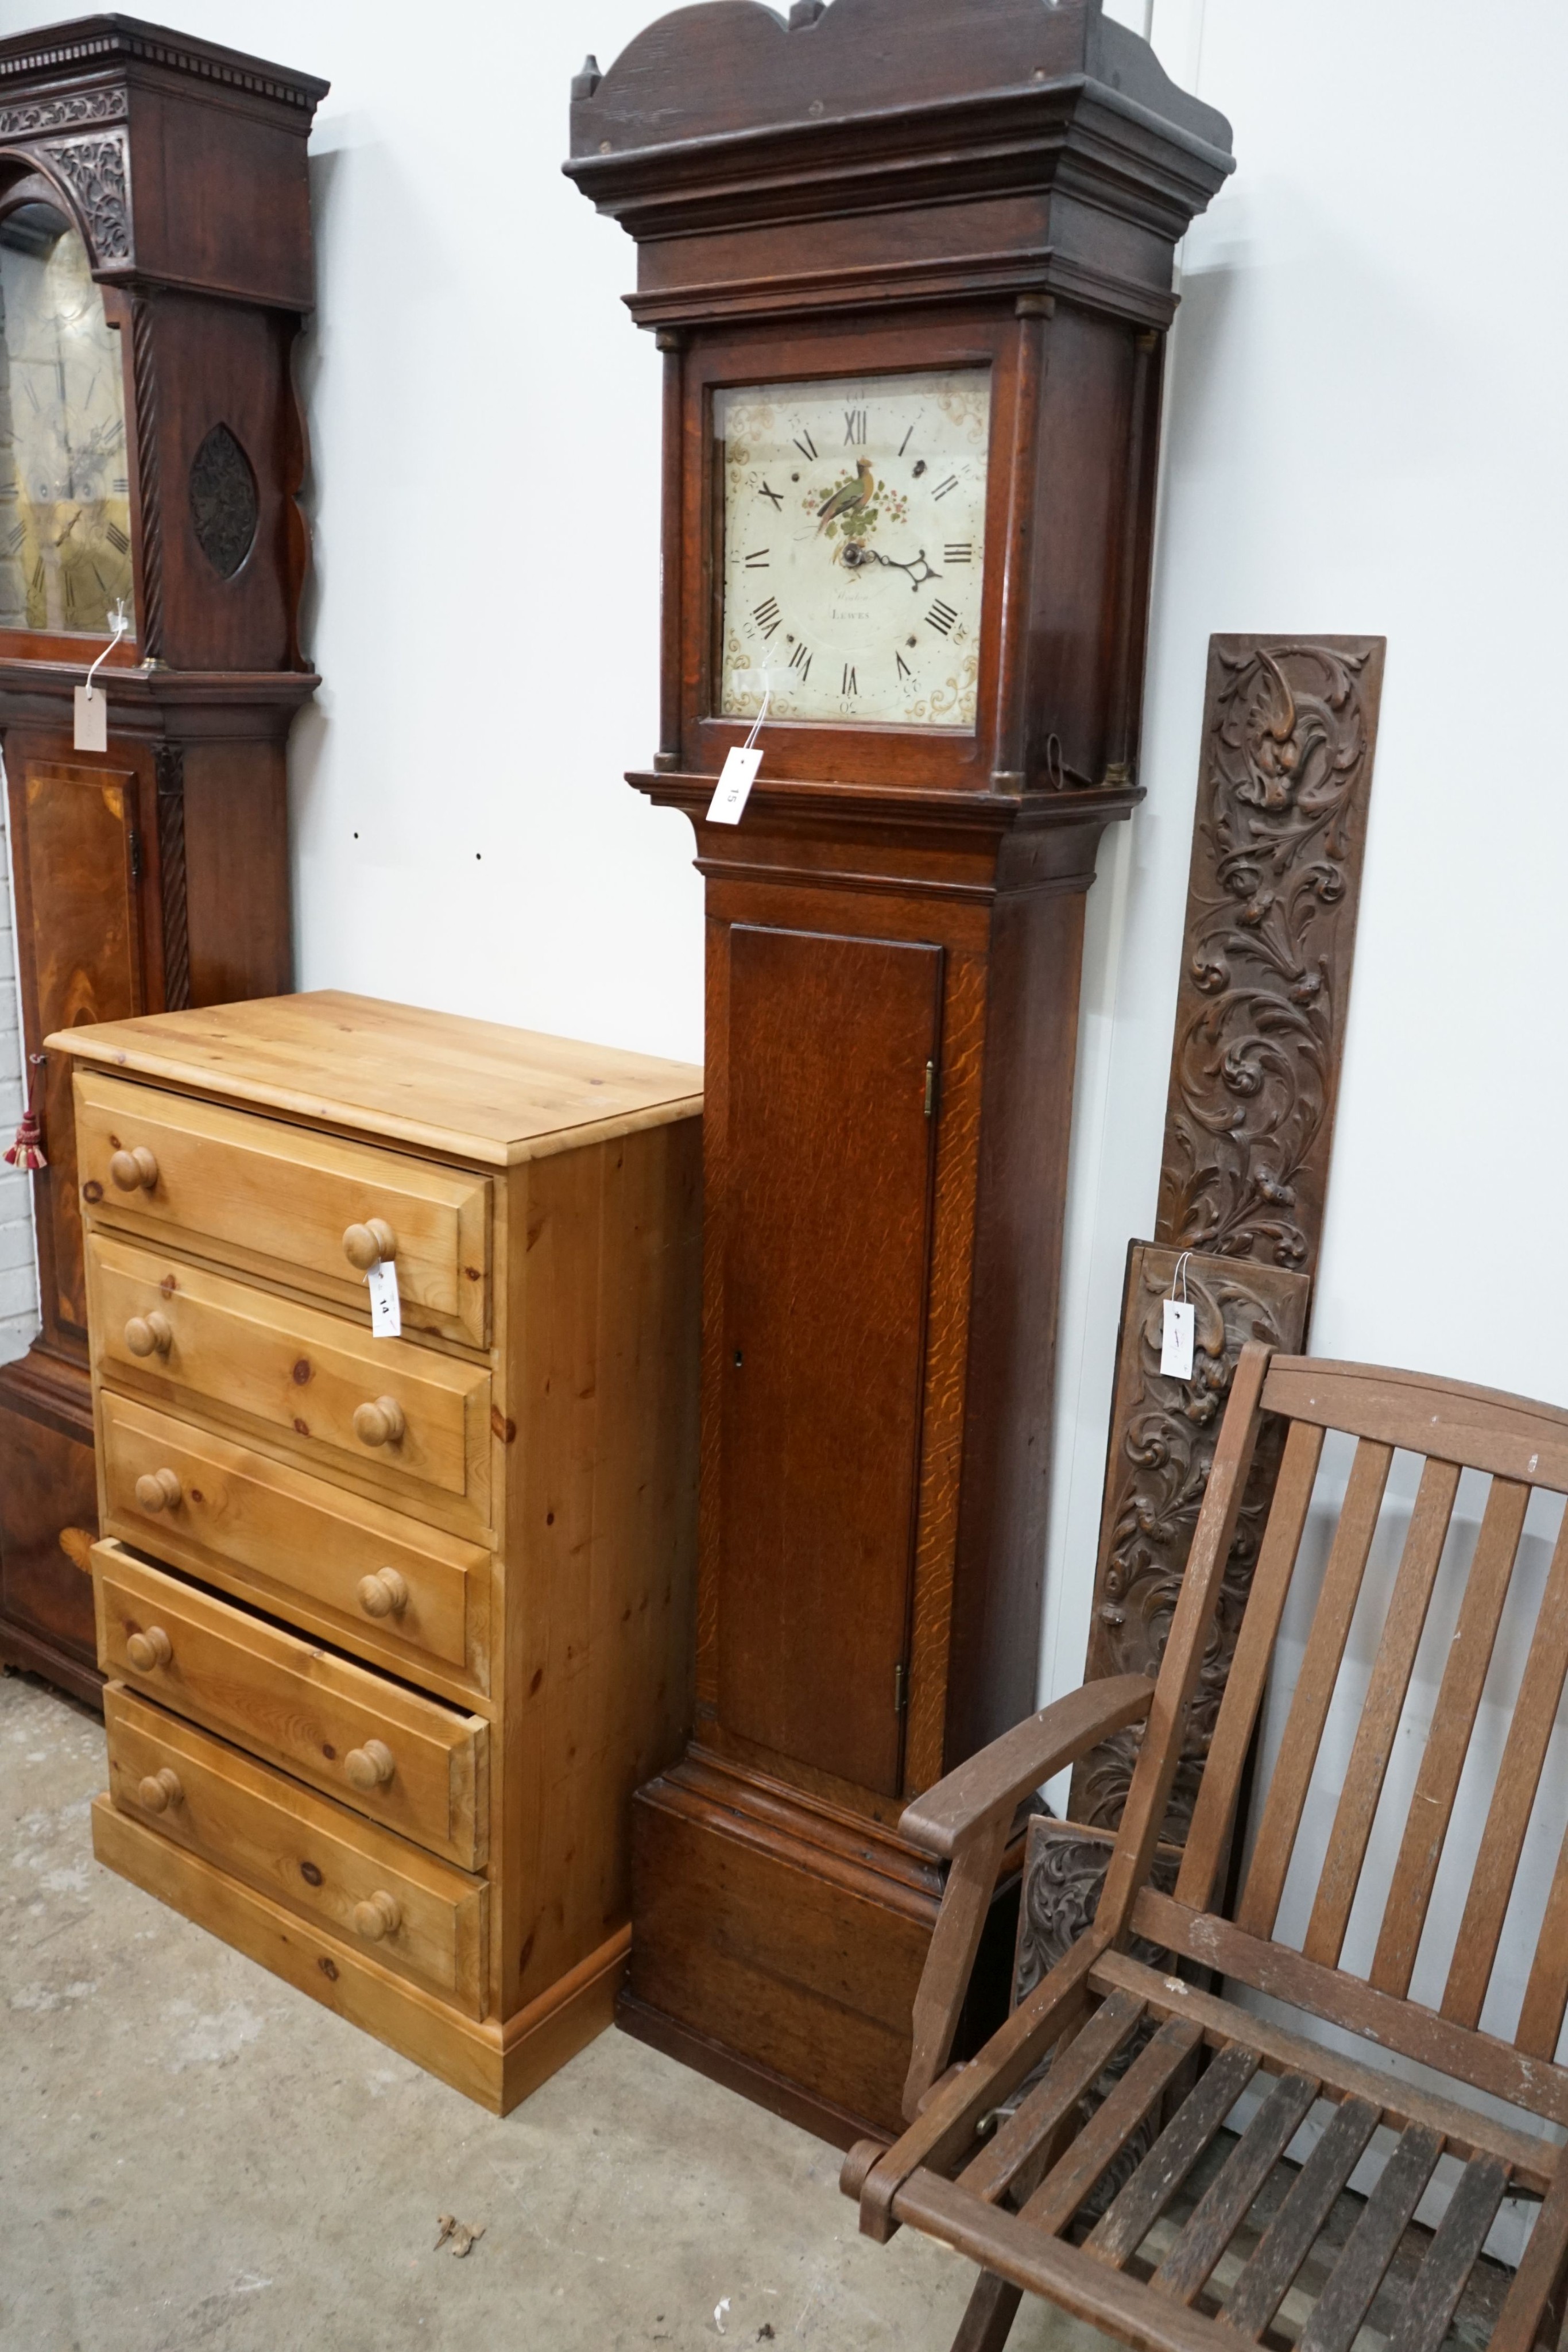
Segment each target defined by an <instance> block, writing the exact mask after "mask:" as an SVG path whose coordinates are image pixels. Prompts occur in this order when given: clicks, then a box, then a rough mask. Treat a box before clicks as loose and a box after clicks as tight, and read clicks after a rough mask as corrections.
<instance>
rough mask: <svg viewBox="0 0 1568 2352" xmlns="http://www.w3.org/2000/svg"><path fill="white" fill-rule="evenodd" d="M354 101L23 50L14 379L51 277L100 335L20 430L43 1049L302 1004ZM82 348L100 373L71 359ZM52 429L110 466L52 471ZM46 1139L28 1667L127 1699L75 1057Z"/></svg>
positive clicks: (237, 65) (10, 1578)
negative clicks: (290, 771)
mask: <svg viewBox="0 0 1568 2352" xmlns="http://www.w3.org/2000/svg"><path fill="white" fill-rule="evenodd" d="M326 87H327V85H326V84H325V83H324V82H321V81H318V80H315V79H312V78H311V77H309V76H308V75H302V74H297V73H293V72H290V71H289V70H287V68H283V67H280V66H275V65H270V64H267V62H266V61H265V60H262V59H259V58H248V57H245V56H242V55H240V54H239V53H238V52H237V51H235V50H232V49H226V48H223V47H219V46H218V45H217V44H215V43H213V42H208V41H201V40H196V39H193V38H189V37H186V36H184V35H183V34H180V33H177V32H172V31H169V30H167V29H165V28H163V27H161V26H152V25H145V24H142V23H140V22H138V21H137V20H134V19H131V18H128V17H123V16H86V17H80V18H78V19H75V20H73V21H71V22H68V23H65V24H58V25H52V26H47V28H46V29H44V30H42V31H37V32H30V33H20V34H16V35H13V36H12V37H9V38H7V39H5V40H0V294H3V295H4V300H3V301H0V345H3V347H4V350H3V360H4V365H3V367H0V378H3V379H4V383H5V386H7V387H13V386H14V384H15V383H16V382H18V381H20V376H19V374H18V370H19V369H26V368H33V370H34V373H32V374H31V375H29V376H28V377H27V381H28V383H29V384H30V385H32V386H33V387H34V389H35V390H36V389H37V383H38V381H39V379H38V376H37V368H36V365H35V362H36V360H37V350H41V349H43V348H44V347H45V346H44V345H43V344H39V343H37V334H38V333H39V332H40V331H41V330H40V329H39V328H38V327H37V324H36V321H37V320H45V321H46V323H47V320H48V318H49V317H50V316H51V315H52V313H51V312H50V310H49V308H48V304H49V302H50V301H53V300H54V299H57V298H56V297H54V296H49V295H48V294H47V287H48V286H49V285H54V286H56V287H58V286H59V285H63V284H68V285H69V287H70V289H71V297H70V299H71V303H72V305H73V306H74V308H73V310H72V313H71V315H72V318H73V320H74V321H75V324H74V325H73V327H72V329H71V333H70V335H69V336H66V337H65V338H64V340H63V341H61V340H59V339H57V348H58V349H59V350H60V351H62V352H65V353H66V356H65V357H64V358H62V359H61V360H60V362H59V364H58V366H57V369H56V370H55V371H54V373H53V374H52V375H50V376H48V377H47V383H48V384H53V386H54V389H53V390H52V391H50V390H47V386H46V398H47V400H49V401H53V403H54V406H53V407H50V408H47V409H46V408H44V407H41V406H40V404H38V403H35V404H34V405H33V408H32V409H31V410H28V411H24V410H23V409H21V408H17V409H16V410H15V411H10V410H8V411H7V412H6V418H5V430H4V431H3V432H0V511H3V513H4V515H5V523H6V527H5V530H4V531H3V532H0V740H3V742H4V750H5V765H6V770H7V774H8V777H9V792H10V806H11V815H12V825H13V838H14V843H15V851H16V882H17V900H18V917H19V924H18V934H17V948H18V959H19V963H20V967H21V981H22V995H23V1009H24V1024H25V1029H26V1042H27V1045H28V1047H29V1049H30V1050H31V1051H33V1052H35V1053H37V1051H39V1050H40V1048H41V1046H42V1042H43V1039H44V1037H45V1036H46V1035H47V1034H49V1033H50V1032H51V1031H54V1032H60V1031H64V1030H67V1029H68V1028H70V1027H72V1026H75V1025H78V1024H81V1023H83V1022H94V1021H104V1020H112V1019H116V1018H120V1017H123V1016H125V1015H127V1014H131V1013H140V1012H143V1011H145V1012H158V1011H160V1010H165V1009H173V1010H178V1009H182V1008H184V1007H186V1006H189V1005H193V1004H195V1005H201V1004H210V1003H226V1002H230V1001H232V1000H234V999H235V998H240V997H247V996H268V995H273V994H276V993H277V992H279V991H281V990H286V989H287V987H288V986H289V985H290V982H291V978H292V956H291V941H290V918H289V907H288V878H287V875H288V868H287V860H288V843H287V775H286V759H285V746H286V742H287V735H288V730H289V727H290V724H291V722H292V720H293V718H294V716H295V713H296V712H297V711H298V709H299V708H300V706H301V704H302V703H304V702H305V701H307V700H308V698H309V696H310V694H311V693H312V692H313V690H314V688H315V686H316V684H317V680H316V678H315V677H314V676H313V674H312V673H311V672H310V670H309V668H308V665H307V664H306V662H305V661H304V659H303V656H302V655H301V653H300V648H299V643H298V607H299V596H300V591H301V588H302V585H303V583H304V577H305V572H306V567H307V563H308V554H309V548H308V533H307V530H306V526H305V521H304V519H303V516H302V515H301V513H300V510H299V505H298V493H299V488H300V485H301V482H302V480H303V478H304V472H305V462H306V445H305V429H304V423H303V419H302V416H301V415H300V411H299V405H298V398H297V395H296V391H295V386H294V383H293V373H292V371H293V353H294V349H295V344H296V341H297V340H298V333H299V330H300V328H301V326H302V324H303V322H304V320H305V318H306V316H307V315H308V312H309V310H310V308H311V305H312V302H313V299H314V288H313V283H312V268H311V257H310V217H309V190H308V180H307V173H306V141H307V137H308V132H309V129H310V123H311V119H312V116H313V114H314V111H315V109H316V106H317V104H318V103H319V100H320V99H321V97H322V96H323V95H324V93H325V90H326ZM46 255H47V264H46V262H45V261H43V260H40V259H39V257H40V256H46ZM35 264H36V265H37V268H39V269H40V270H41V271H43V272H44V281H43V283H42V285H39V284H35V283H34V282H33V281H30V280H28V279H27V278H26V270H27V269H28V268H31V267H33V266H34V265H35ZM18 271H20V272H22V273H23V274H22V276H20V277H18V276H17V274H16V273H17V272H18ZM40 306H41V307H40ZM14 338H15V339H16V344H15V349H14V348H13V339H14ZM29 338H32V340H31V341H29V340H28V339H29ZM73 339H74V340H73ZM84 339H85V343H86V344H87V345H90V348H91V351H92V352H93V354H94V362H93V367H92V370H91V372H90V382H89V372H88V371H86V370H85V369H83V370H80V371H77V370H75V368H74V365H73V363H72V362H70V357H69V353H70V351H71V350H74V349H76V348H77V345H78V343H81V342H83V340H84ZM46 340H47V339H46ZM37 415H42V416H44V418H45V422H44V424H43V425H37V426H36V427H35V425H32V424H30V423H29V422H28V418H29V416H37ZM35 431H37V432H38V433H42V434H44V436H45V438H46V439H47V438H48V436H50V435H52V436H54V439H55V441H57V443H58V444H59V446H64V447H68V448H74V449H77V450H78V451H79V450H82V449H89V450H91V451H92V452H94V453H95V456H94V458H93V460H92V461H91V462H89V463H85V464H84V465H83V466H81V467H78V466H76V465H75V464H74V463H73V466H72V467H70V468H69V469H68V473H67V474H61V473H60V471H59V469H58V468H57V467H55V466H54V465H53V463H52V462H51V463H47V464H46V463H43V462H37V461H36V462H32V463H28V462H26V452H27V448H28V446H31V445H30V444H29V443H28V437H27V436H28V435H29V433H31V432H35ZM51 446H53V444H51ZM35 459H37V453H36V452H35ZM99 461H101V463H100V462H99ZM89 555H90V557H91V561H90V562H89V561H88V556H89ZM105 567H107V570H106V569H105ZM110 575H112V576H110ZM95 582H96V591H95V589H94V583H95ZM84 583H85V587H86V592H87V602H86V603H85V604H84V603H83V601H82V591H83V587H84ZM95 593H96V602H95V601H94V596H95ZM116 595H118V596H119V599H120V603H121V604H122V607H123V613H124V617H125V619H126V621H127V623H128V634H127V635H124V636H123V637H121V638H120V640H119V641H118V642H117V643H115V644H114V645H113V646H112V648H111V647H110V615H111V612H112V606H113V602H114V598H115V596H116ZM99 655H104V656H105V659H104V662H103V666H102V667H101V668H100V669H99V673H98V681H97V685H98V690H99V691H101V692H102V693H103V695H104V697H105V700H106V703H107V709H108V727H109V741H108V749H107V751H104V752H101V753H96V752H90V751H77V750H76V749H75V747H74V742H73V727H72V695H73V692H74V689H75V688H77V687H78V685H80V683H81V682H82V679H83V677H85V675H86V672H87V669H88V667H89V663H91V662H93V661H94V660H95V659H96V658H97V657H98V656H99ZM43 1128H44V1151H45V1156H46V1158H47V1163H48V1164H47V1168H45V1169H43V1170H40V1171H38V1172H37V1177H36V1179H35V1183H36V1191H35V1206H36V1212H37V1224H38V1244H39V1258H40V1265H41V1270H42V1302H41V1303H42V1310H43V1318H42V1319H43V1328H42V1330H41V1332H40V1334H39V1337H38V1339H37V1342H36V1344H35V1345H34V1347H33V1348H32V1349H30V1350H29V1351H28V1353H27V1355H26V1357H24V1358H23V1359H21V1360H20V1361H18V1362H16V1363H15V1364H10V1365H7V1366H5V1368H4V1369H3V1370H0V1663H4V1664H8V1665H10V1664H16V1665H24V1666H27V1667H31V1668H34V1669H36V1670H37V1671H40V1672H42V1673H44V1674H47V1675H50V1676H51V1677H52V1678H53V1679H54V1680H56V1681H57V1682H59V1683H61V1684H62V1685H65V1686H66V1687H67V1688H68V1689H71V1690H73V1691H75V1692H76V1693H77V1694H78V1696H81V1697H83V1698H87V1699H96V1696H97V1694H98V1691H99V1675H98V1672H97V1666H96V1655H95V1643H94V1637H93V1627H92V1620H91V1611H90V1606H89V1598H88V1588H87V1585H86V1581H85V1579H84V1578H83V1576H82V1573H81V1570H80V1569H79V1567H78V1566H77V1565H75V1564H73V1563H74V1559H75V1552H76V1551H78V1550H79V1549H80V1546H79V1543H78V1540H77V1538H78V1535H79V1533H80V1531H81V1530H82V1529H83V1528H87V1529H89V1530H90V1529H91V1528H94V1527H95V1526H96V1518H97V1503H96V1473H95V1469H94V1461H93V1451H92V1423H91V1412H90V1402H89V1389H88V1376H87V1362H86V1338H85V1331H84V1328H83V1327H84V1320H85V1318H84V1313H83V1306H82V1297H81V1291H82V1280H81V1270H80V1258H81V1244H80V1232H79V1202H78V1199H77V1197H76V1183H77V1175H76V1164H75V1144H74V1139H73V1135H72V1125H71V1100H70V1089H69V1075H68V1070H67V1069H66V1067H65V1066H64V1064H63V1063H59V1064H56V1063H55V1062H54V1061H53V1060H51V1063H50V1066H49V1067H48V1069H47V1075H46V1088H45V1100H44V1121H43ZM51 1519H52V1521H53V1527H54V1536H53V1538H52V1539H51V1538H50V1536H49V1532H48V1528H49V1522H50V1521H51ZM73 1530H74V1531H75V1532H73ZM73 1548H74V1549H73Z"/></svg>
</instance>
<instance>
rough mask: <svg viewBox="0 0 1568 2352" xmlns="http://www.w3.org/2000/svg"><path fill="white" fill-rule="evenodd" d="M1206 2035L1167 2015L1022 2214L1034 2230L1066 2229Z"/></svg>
mask: <svg viewBox="0 0 1568 2352" xmlns="http://www.w3.org/2000/svg"><path fill="white" fill-rule="evenodd" d="M1202 2039H1203V2034H1202V2032H1201V2030H1200V2028H1199V2027H1197V2026H1196V2025H1191V2024H1189V2023H1188V2022H1187V2021H1186V2018H1185V2017H1167V2018H1166V2021H1165V2023H1164V2024H1163V2025H1162V2026H1161V2027H1160V2030H1159V2032H1157V2033H1156V2034H1155V2037H1154V2040H1153V2041H1152V2042H1149V2043H1148V2044H1147V2045H1146V2047H1145V2048H1144V2049H1143V2050H1141V2051H1140V2052H1139V2053H1138V2055H1137V2056H1136V2058H1134V2061H1133V2063H1132V2064H1131V2065H1130V2066H1129V2067H1128V2069H1127V2071H1126V2073H1125V2074H1124V2075H1123V2077H1122V2079H1121V2081H1120V2082H1119V2083H1118V2084H1117V2085H1116V2087H1115V2089H1114V2090H1113V2091H1112V2092H1111V2093H1110V2095H1108V2097H1106V2098H1105V2100H1104V2101H1103V2103H1102V2105H1100V2106H1099V2107H1098V2108H1097V2109H1096V2111H1095V2113H1094V2114H1093V2115H1092V2116H1091V2117H1090V2119H1089V2121H1088V2122H1087V2123H1086V2124H1085V2125H1084V2126H1083V2128H1082V2131H1081V2132H1080V2133H1079V2135H1078V2137H1077V2138H1076V2139H1075V2140H1074V2141H1073V2142H1072V2145H1071V2147H1070V2148H1069V2149H1068V2150H1067V2153H1066V2155H1065V2156H1063V2157H1062V2158H1061V2162H1060V2163H1058V2164H1056V2165H1053V2166H1052V2168H1051V2170H1050V2171H1049V2172H1048V2173H1047V2174H1046V2176H1045V2179H1043V2180H1042V2181H1041V2182H1040V2187H1039V2188H1038V2189H1036V2190H1035V2192H1034V2195H1033V2196H1032V2197H1031V2198H1030V2200H1029V2202H1028V2204H1027V2205H1026V2206H1025V2207H1024V2209H1023V2218H1024V2220H1025V2221H1028V2222H1029V2223H1030V2225H1031V2227H1032V2228H1034V2229H1036V2230H1042V2231H1045V2232H1046V2234H1047V2235H1048V2236H1051V2237H1055V2236H1056V2235H1057V2233H1058V2232H1059V2231H1062V2230H1065V2229H1066V2227H1067V2225H1068V2223H1069V2221H1071V2219H1072V2217H1073V2215H1074V2214H1075V2213H1076V2212H1077V2210H1078V2208H1079V2207H1080V2206H1081V2205H1082V2202H1083V2200H1084V2199H1085V2198H1086V2197H1087V2196H1088V2195H1089V2193H1090V2191H1091V2189H1093V2187H1094V2186H1095V2184H1096V2182H1097V2181H1098V2180H1099V2179H1100V2178H1101V2175H1102V2174H1103V2172H1104V2171H1105V2170H1106V2169H1107V2168H1108V2167H1109V2166H1110V2165H1111V2164H1112V2163H1113V2162H1114V2160H1115V2158H1117V2156H1119V2155H1120V2153H1121V2151H1122V2149H1123V2148H1124V2147H1125V2146H1126V2144H1127V2141H1128V2139H1129V2138H1130V2137H1131V2136H1132V2134H1133V2133H1134V2132H1135V2131H1136V2130H1137V2128H1138V2126H1139V2125H1140V2124H1141V2123H1142V2122H1143V2120H1144V2117H1145V2116H1146V2115H1147V2114H1148V2113H1149V2110H1150V2109H1151V2108H1152V2107H1153V2105H1155V2101H1156V2100H1157V2099H1158V2097H1159V2096H1160V2094H1161V2093H1162V2091H1164V2090H1165V2088H1166V2085H1167V2084H1168V2083H1169V2082H1170V2081H1171V2079H1172V2077H1173V2076H1174V2075H1175V2074H1176V2072H1177V2070H1178V2069H1179V2068H1180V2067H1181V2066H1182V2065H1184V2064H1185V2063H1186V2060H1187V2059H1188V2058H1189V2057H1190V2056H1191V2054H1192V2053H1193V2052H1194V2051H1195V2050H1196V2049H1197V2045H1198V2043H1199V2042H1201V2041H1202Z"/></svg>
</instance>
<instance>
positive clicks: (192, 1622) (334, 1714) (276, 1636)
mask: <svg viewBox="0 0 1568 2352" xmlns="http://www.w3.org/2000/svg"><path fill="white" fill-rule="evenodd" d="M92 1583H93V1600H94V1604H95V1606H96V1609H97V1612H98V1656H99V1665H100V1666H101V1667H102V1669H103V1671H104V1673H105V1674H106V1675H112V1676H115V1677H117V1678H118V1679H119V1680H120V1681H121V1682H126V1683H129V1684H131V1686H132V1687H133V1688H134V1689H137V1690H140V1691H141V1692H143V1693H145V1694H146V1696H149V1697H151V1698H156V1699H158V1700H160V1701H162V1704H163V1705H164V1706H169V1707H172V1708H174V1709H175V1711H176V1712H177V1713H179V1714H181V1715H185V1716H189V1717H192V1719H193V1721H194V1722H197V1723H202V1724H205V1725H206V1727H208V1729H209V1730H212V1731H216V1732H219V1733H221V1734H222V1735H223V1737H224V1738H227V1739H232V1740H234V1741H235V1743H236V1744H237V1745H238V1746H240V1747H242V1748H249V1749H250V1750H251V1751H252V1753H253V1754H255V1755H257V1756H260V1757H263V1758H265V1759H266V1760H267V1762H268V1763H272V1764H277V1765H280V1766H281V1767H282V1768H283V1769H284V1770H285V1771H288V1772H296V1773H298V1775H299V1777H300V1779H301V1780H308V1781H309V1782H310V1783H311V1785H312V1786H313V1787H315V1788H318V1789H324V1790H327V1791H328V1793H329V1795H331V1796H334V1797H337V1798H338V1799H340V1801H341V1802H342V1803H344V1804H346V1805H351V1806H352V1807H353V1808H354V1810H355V1811H357V1812H361V1813H364V1814H366V1815H367V1816H368V1817H369V1818H370V1819H371V1820H372V1821H375V1822H382V1824H383V1825H384V1826H385V1827H386V1828H388V1829H392V1830H396V1831H398V1832H400V1834H401V1835H402V1836H403V1837H408V1838H413V1840H414V1842H415V1843H417V1844H419V1845H423V1846H428V1847H429V1848H430V1850H431V1852H432V1853H440V1854H444V1855H445V1856H446V1857H447V1859H448V1860H449V1861H452V1862H455V1863H457V1864H459V1865H460V1866H461V1867H462V1868H463V1869H465V1870H476V1869H478V1868H479V1867H481V1865H482V1864H483V1863H484V1860H485V1853H486V1817H487V1798H488V1769H487V1768H488V1747H487V1738H488V1727H487V1726H486V1724H485V1723H484V1722H482V1721H481V1720H480V1719H479V1718H478V1717H476V1716H471V1715H462V1714H459V1713H458V1711H457V1710H456V1708H455V1707H449V1706H442V1705H441V1703H440V1702H439V1700H436V1699H430V1698H422V1697H420V1696H418V1694H417V1693H416V1692H413V1691H410V1690H405V1689H404V1688H403V1687H402V1685H401V1684H399V1683H394V1682H392V1681H390V1680H389V1679H388V1678H387V1677H386V1676H385V1675H377V1674H372V1673H371V1671H370V1669H369V1668H368V1667H366V1666H357V1665H355V1664H352V1663H351V1661H350V1660H349V1659H347V1658H340V1657H336V1656H334V1655H333V1654H331V1653H330V1652H329V1651H326V1650H319V1649H317V1648H315V1647H314V1645H313V1644H312V1643H309V1642H304V1641H301V1640H300V1639H299V1637H298V1634H296V1633H285V1632H284V1630H283V1628H282V1627H281V1626H279V1625H272V1624H269V1623H267V1621H266V1620H265V1619H263V1618H260V1617H255V1616H252V1615H250V1614H249V1612H246V1610H243V1609H235V1608H234V1607H232V1606H231V1605H230V1603H229V1602H228V1601H220V1600H218V1599H217V1597H216V1596H215V1594H213V1593H210V1592H204V1591H201V1590H200V1589H199V1588H198V1587H197V1586H195V1585H193V1584H187V1583H185V1582H183V1580H181V1579H180V1578H178V1577H173V1576H167V1575H165V1574H164V1572H163V1571H162V1569H157V1568H153V1567H152V1565H151V1563H150V1562H148V1561H146V1560H143V1559H137V1557H136V1555H135V1554H134V1553H133V1552H129V1551H126V1550H124V1549H122V1548H121V1546H120V1545H119V1544H118V1543H114V1542H104V1543H99V1544H95V1545H94V1546H93V1552H92Z"/></svg>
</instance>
